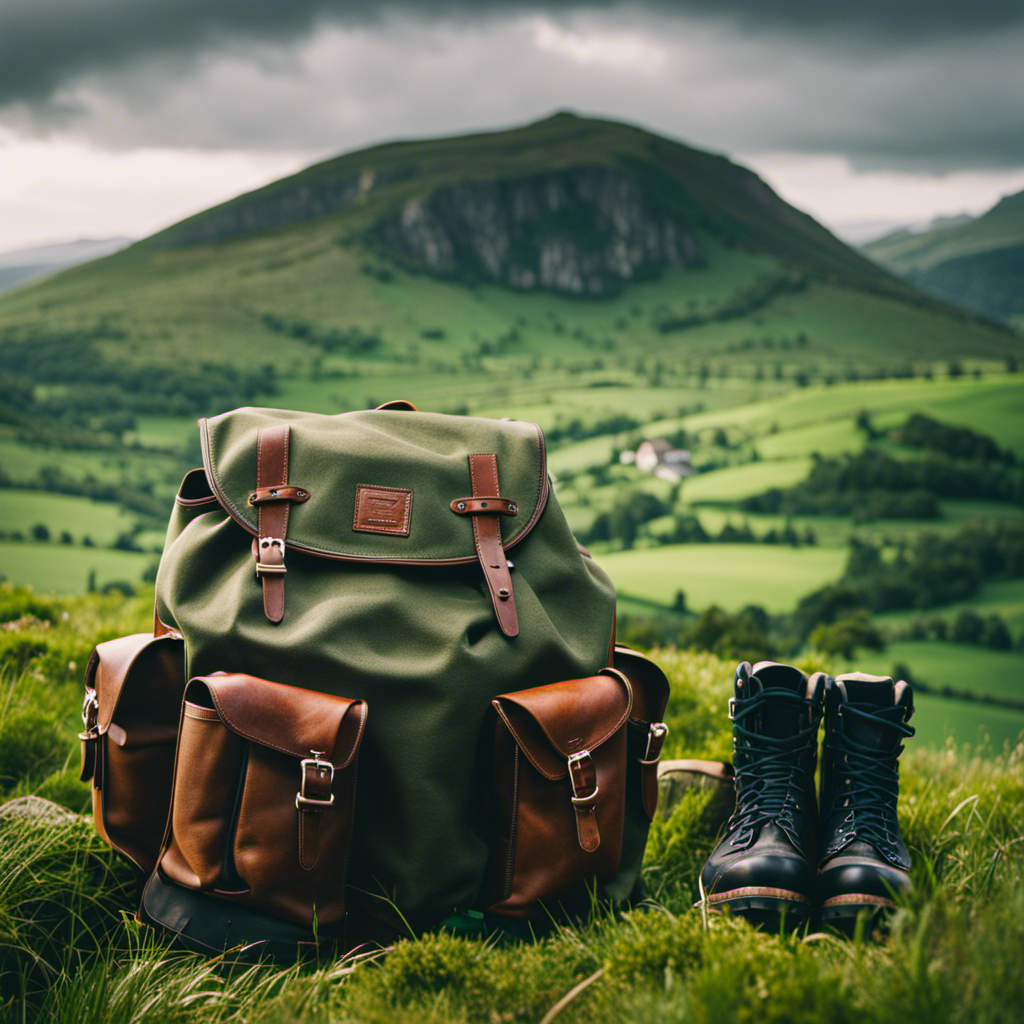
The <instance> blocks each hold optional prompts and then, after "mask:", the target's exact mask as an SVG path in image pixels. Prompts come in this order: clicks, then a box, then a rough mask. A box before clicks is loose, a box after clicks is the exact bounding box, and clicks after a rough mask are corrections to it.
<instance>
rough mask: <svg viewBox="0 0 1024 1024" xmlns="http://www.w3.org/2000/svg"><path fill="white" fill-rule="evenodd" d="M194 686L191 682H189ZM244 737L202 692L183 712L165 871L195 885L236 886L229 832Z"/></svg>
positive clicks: (240, 774) (240, 776) (241, 775)
mask: <svg viewBox="0 0 1024 1024" xmlns="http://www.w3.org/2000/svg"><path fill="white" fill-rule="evenodd" d="M189 690H190V691H192V690H193V687H192V686H190V687H189ZM247 752H248V743H247V741H246V740H244V739H242V738H241V737H240V736H238V735H237V734H236V733H233V732H232V731H231V730H230V729H228V728H227V727H226V726H225V725H224V723H223V722H222V721H221V720H220V716H219V715H218V714H217V711H216V709H215V708H214V707H213V705H212V702H208V701H206V700H204V699H203V694H202V693H201V692H200V693H198V694H193V699H192V700H186V701H185V703H184V707H183V709H182V714H181V730H180V733H179V737H178V756H177V761H176V763H175V769H174V802H173V805H172V807H171V836H172V850H171V851H168V852H169V854H170V856H168V855H165V856H164V858H163V868H164V871H165V873H166V874H167V875H168V876H169V877H170V878H172V879H173V880H174V881H176V882H180V883H181V884H182V885H187V886H188V887H189V888H193V889H204V890H210V889H222V890H229V889H235V888H237V886H236V885H235V884H234V881H235V879H234V874H235V873H234V868H233V864H232V862H231V859H230V837H231V831H232V825H233V820H234V816H235V805H236V804H237V802H238V797H239V791H240V788H241V784H242V782H243V780H244V770H245V759H246V755H247Z"/></svg>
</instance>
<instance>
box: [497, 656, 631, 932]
mask: <svg viewBox="0 0 1024 1024" xmlns="http://www.w3.org/2000/svg"><path fill="white" fill-rule="evenodd" d="M493 704H494V708H495V711H496V712H497V721H496V723H495V738H494V793H493V798H492V816H491V851H490V862H489V865H488V869H487V876H486V881H485V884H484V888H483V892H482V897H481V905H482V906H484V907H485V908H486V909H487V910H490V911H491V912H493V913H497V914H504V915H507V916H510V917H529V916H530V915H531V913H532V912H533V911H534V909H535V908H536V907H537V906H538V905H539V904H540V903H542V902H544V901H551V902H557V903H559V904H561V905H562V906H563V908H566V909H570V910H574V909H577V908H579V909H583V908H585V905H586V903H587V901H588V898H589V897H588V890H589V888H590V887H591V886H592V885H593V884H594V883H595V882H601V881H605V880H607V879H610V878H612V877H614V875H615V873H616V872H617V871H618V869H619V863H620V859H621V854H622V837H623V822H624V816H625V801H626V728H625V726H626V720H627V718H628V716H629V710H630V707H631V706H632V693H631V691H630V687H629V683H628V681H627V680H626V679H625V677H624V676H622V675H621V673H618V672H616V671H615V670H613V669H606V670H604V671H603V672H602V673H600V674H599V675H597V676H592V677H590V678H587V679H576V680H569V681H567V682H562V683H553V684H551V685H549V686H541V687H536V688H534V689H532V690H523V691H519V692H518V693H511V694H503V695H502V696H500V697H498V698H497V699H496V700H495V701H494V702H493Z"/></svg>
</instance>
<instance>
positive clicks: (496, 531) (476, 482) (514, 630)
mask: <svg viewBox="0 0 1024 1024" xmlns="http://www.w3.org/2000/svg"><path fill="white" fill-rule="evenodd" d="M469 478H470V481H471V482H472V484H473V497H474V498H481V497H484V498H485V497H487V496H488V495H493V494H499V493H500V489H499V487H498V457H497V455H495V454H494V453H493V452H491V453H487V454H478V455H470V457H469ZM483 511H484V512H486V511H487V510H486V509H485V510H483ZM472 518H473V540H474V542H475V543H476V553H477V557H478V558H479V559H480V567H481V568H482V569H483V571H484V578H485V579H486V580H487V588H488V590H490V592H491V603H492V604H493V605H494V614H495V615H496V616H497V617H498V625H499V626H500V627H501V631H502V633H504V634H505V636H510V637H511V636H518V635H519V616H518V615H517V614H516V599H515V596H514V595H513V593H512V575H511V573H509V571H508V559H507V558H506V557H505V549H504V548H503V547H502V546H501V522H500V517H499V516H495V515H486V514H481V513H480V512H478V513H476V514H474V515H473V517H472Z"/></svg>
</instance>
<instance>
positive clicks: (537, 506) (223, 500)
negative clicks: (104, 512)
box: [199, 419, 550, 565]
mask: <svg viewBox="0 0 1024 1024" xmlns="http://www.w3.org/2000/svg"><path fill="white" fill-rule="evenodd" d="M533 427H534V429H535V430H536V432H537V445H538V448H539V450H540V459H539V463H540V477H539V479H538V482H537V498H536V500H535V501H534V508H533V515H532V516H531V517H530V519H529V521H528V522H527V523H526V525H525V526H524V527H523V528H522V530H520V531H519V532H518V533H517V534H516V535H515V536H514V537H513V538H512V539H511V540H508V541H505V542H503V547H504V549H505V550H506V551H508V550H510V549H511V548H514V547H515V546H516V545H517V544H519V543H521V542H522V541H523V540H525V539H526V537H527V536H528V535H529V533H530V531H531V530H532V529H533V528H534V527H535V526H536V525H537V522H538V521H539V520H540V517H541V516H542V515H543V514H544V508H545V506H546V505H547V500H548V494H549V493H550V482H549V480H548V475H547V447H546V445H545V443H544V433H543V431H542V430H541V429H540V427H539V426H538V425H537V424H536V423H534V424H533ZM199 439H200V443H201V445H202V449H203V467H204V468H205V470H206V475H207V478H208V480H209V482H210V487H211V489H212V490H213V492H214V494H215V495H216V496H217V500H218V501H219V502H220V505H221V508H223V509H224V511H225V512H227V514H228V515H229V516H231V518H232V519H234V521H235V522H236V523H238V525H239V526H241V527H242V529H244V530H245V531H246V532H247V533H250V534H252V535H253V536H254V537H257V536H259V530H258V529H257V528H256V526H254V525H253V524H252V523H251V522H249V520H248V519H247V518H246V517H245V515H244V514H243V512H242V511H241V509H239V508H238V506H236V505H235V504H234V503H233V502H232V501H231V499H230V498H229V497H228V496H227V495H226V494H225V493H224V488H223V487H221V483H220V480H219V478H218V477H217V473H216V470H215V468H214V465H215V463H214V459H213V453H212V451H211V447H212V446H211V442H210V429H209V421H208V420H206V419H202V420H200V421H199ZM250 493H251V492H250ZM288 547H289V548H290V549H292V550H293V551H304V552H305V553H306V554H309V555H317V556H318V557H320V558H328V559H331V560H332V561H336V562H362V563H364V564H367V565H469V564H471V563H473V562H475V561H477V556H476V555H475V554H472V555H464V556H460V557H458V558H408V557H394V558H393V557H390V556H388V555H349V554H345V553H343V552H340V551H329V550H327V549H326V548H321V547H317V546H316V545H315V544H304V543H302V542H301V541H298V540H289V541H288Z"/></svg>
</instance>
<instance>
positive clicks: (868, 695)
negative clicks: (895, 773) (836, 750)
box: [836, 672, 913, 750]
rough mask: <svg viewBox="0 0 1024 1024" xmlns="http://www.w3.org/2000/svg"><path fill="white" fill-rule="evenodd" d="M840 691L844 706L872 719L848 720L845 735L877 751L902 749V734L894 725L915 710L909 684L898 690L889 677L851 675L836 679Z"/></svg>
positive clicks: (854, 717)
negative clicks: (847, 705)
mask: <svg viewBox="0 0 1024 1024" xmlns="http://www.w3.org/2000/svg"><path fill="white" fill-rule="evenodd" d="M836 690H837V691H838V692H839V695H840V701H841V703H843V704H849V705H850V706H851V707H855V708H856V709H857V710H858V711H864V712H866V713H867V714H869V715H871V716H872V717H871V718H862V717H861V716H860V715H847V716H845V725H844V732H845V733H846V735H847V736H849V737H850V738H851V739H853V740H855V741H856V742H857V743H860V744H862V745H863V746H865V747H873V748H874V749H875V750H888V749H891V748H894V747H896V746H898V745H899V742H900V739H901V734H900V732H899V730H897V729H895V728H894V727H893V724H892V723H896V722H905V721H906V720H907V719H908V718H909V717H910V712H911V711H912V710H913V708H912V706H911V703H910V687H909V686H907V684H906V683H900V684H899V685H898V686H897V684H896V683H894V682H893V681H892V680H891V679H890V678H889V677H888V676H869V675H865V674H864V673H863V672H851V673H850V674H849V675H845V676H839V677H838V678H837V679H836ZM897 690H898V691H899V693H898V698H897Z"/></svg>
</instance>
